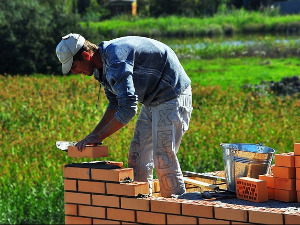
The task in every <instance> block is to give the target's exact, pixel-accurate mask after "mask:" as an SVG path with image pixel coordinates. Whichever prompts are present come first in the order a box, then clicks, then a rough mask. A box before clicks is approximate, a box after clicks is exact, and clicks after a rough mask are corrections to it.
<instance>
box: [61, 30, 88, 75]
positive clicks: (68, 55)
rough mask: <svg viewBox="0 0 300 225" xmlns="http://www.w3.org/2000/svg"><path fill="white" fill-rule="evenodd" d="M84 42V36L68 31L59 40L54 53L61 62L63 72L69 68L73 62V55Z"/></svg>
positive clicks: (66, 71)
mask: <svg viewBox="0 0 300 225" xmlns="http://www.w3.org/2000/svg"><path fill="white" fill-rule="evenodd" d="M84 42H85V38H84V37H82V36H81V35H80V34H73V33H70V34H68V35H66V36H64V37H62V40H61V41H60V42H59V44H58V45H57V47H56V55H57V57H58V59H59V61H60V62H61V63H62V72H63V74H66V73H68V72H69V71H70V70H71V67H72V63H73V56H74V55H75V54H76V53H77V52H78V51H79V50H80V49H81V47H82V46H83V44H84Z"/></svg>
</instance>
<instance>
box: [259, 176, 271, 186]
mask: <svg viewBox="0 0 300 225" xmlns="http://www.w3.org/2000/svg"><path fill="white" fill-rule="evenodd" d="M258 179H260V180H265V181H266V182H267V187H268V188H274V176H272V175H270V174H264V175H259V176H258Z"/></svg>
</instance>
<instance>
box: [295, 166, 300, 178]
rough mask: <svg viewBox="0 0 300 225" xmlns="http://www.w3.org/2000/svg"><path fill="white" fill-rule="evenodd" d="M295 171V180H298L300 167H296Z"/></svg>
mask: <svg viewBox="0 0 300 225" xmlns="http://www.w3.org/2000/svg"><path fill="white" fill-rule="evenodd" d="M295 169H296V179H298V180H300V167H297V168H295Z"/></svg>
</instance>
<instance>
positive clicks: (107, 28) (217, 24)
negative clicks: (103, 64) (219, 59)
mask: <svg viewBox="0 0 300 225" xmlns="http://www.w3.org/2000/svg"><path fill="white" fill-rule="evenodd" d="M299 21H300V15H298V14H295V15H278V14H275V15H273V14H272V13H268V12H257V11H245V10H233V11H227V12H223V13H217V14H215V15H214V16H213V17H204V18H189V17H180V16H169V17H158V18H140V17H136V18H134V17H131V18H127V17H121V18H114V19H110V20H106V21H101V22H88V23H86V22H81V25H82V27H84V28H87V29H90V30H94V31H96V32H97V33H98V34H99V35H100V36H104V37H106V38H107V37H109V38H111V37H119V36H126V35H141V36H150V37H159V36H168V37H171V36H176V37H180V36H183V37H188V36H214V35H224V34H233V33H234V34H238V33H244V34H248V33H249V34H250V33H287V32H288V33H291V32H294V31H295V30H296V31H298V32H299V30H300V22H299Z"/></svg>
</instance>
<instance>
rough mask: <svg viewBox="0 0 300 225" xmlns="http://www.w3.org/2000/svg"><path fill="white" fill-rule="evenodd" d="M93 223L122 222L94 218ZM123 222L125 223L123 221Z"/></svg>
mask: <svg viewBox="0 0 300 225" xmlns="http://www.w3.org/2000/svg"><path fill="white" fill-rule="evenodd" d="M93 224H116V225H118V224H120V225H121V222H120V221H113V220H101V219H93ZM122 224H123V223H122Z"/></svg>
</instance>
